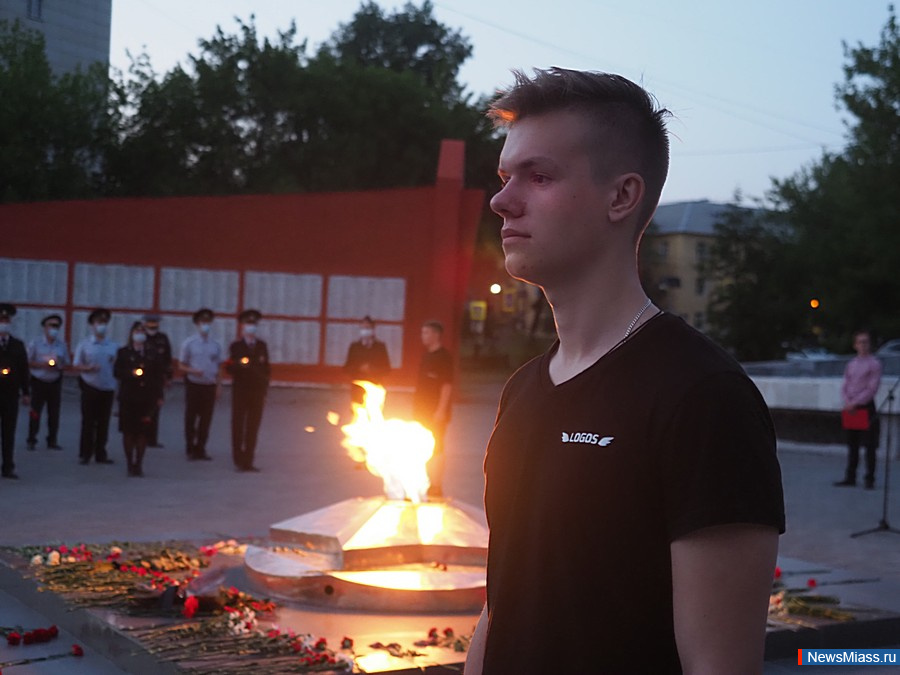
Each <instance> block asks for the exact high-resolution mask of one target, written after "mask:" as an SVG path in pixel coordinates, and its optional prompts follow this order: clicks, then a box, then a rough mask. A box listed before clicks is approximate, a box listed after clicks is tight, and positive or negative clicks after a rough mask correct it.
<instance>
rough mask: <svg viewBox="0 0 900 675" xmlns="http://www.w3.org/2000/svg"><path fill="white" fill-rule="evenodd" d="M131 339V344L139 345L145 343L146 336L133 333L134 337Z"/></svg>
mask: <svg viewBox="0 0 900 675" xmlns="http://www.w3.org/2000/svg"><path fill="white" fill-rule="evenodd" d="M131 339H132V341H133V342H135V343H136V344H139V345H140V344H143V343H145V342H146V341H147V334H146V333H135V334H134V335H132V336H131Z"/></svg>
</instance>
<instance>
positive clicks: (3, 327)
mask: <svg viewBox="0 0 900 675" xmlns="http://www.w3.org/2000/svg"><path fill="white" fill-rule="evenodd" d="M7 333H9V322H8V321H3V322H0V335H6V334H7Z"/></svg>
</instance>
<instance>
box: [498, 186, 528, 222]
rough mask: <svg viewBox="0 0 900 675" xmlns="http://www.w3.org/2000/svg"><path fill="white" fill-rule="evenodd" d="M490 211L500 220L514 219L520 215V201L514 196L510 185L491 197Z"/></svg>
mask: <svg viewBox="0 0 900 675" xmlns="http://www.w3.org/2000/svg"><path fill="white" fill-rule="evenodd" d="M491 211H493V212H494V213H496V214H497V215H498V216H500V217H502V218H515V217H516V216H518V215H520V214H521V212H522V205H521V199H519V198H518V197H517V196H516V194H515V190H514V189H513V187H512V184H511V183H507V184H506V185H504V186H503V187H502V188H501V189H500V191H499V192H498V193H497V194H495V195H494V196H493V197H491Z"/></svg>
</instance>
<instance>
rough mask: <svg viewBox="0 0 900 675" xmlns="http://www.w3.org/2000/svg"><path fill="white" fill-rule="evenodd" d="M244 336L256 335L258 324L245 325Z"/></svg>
mask: <svg viewBox="0 0 900 675" xmlns="http://www.w3.org/2000/svg"><path fill="white" fill-rule="evenodd" d="M244 335H256V324H255V323H245V324H244Z"/></svg>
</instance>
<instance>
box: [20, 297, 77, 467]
mask: <svg viewBox="0 0 900 675" xmlns="http://www.w3.org/2000/svg"><path fill="white" fill-rule="evenodd" d="M62 323H63V320H62V317H61V316H60V315H59V314H50V315H49V316H45V317H44V318H43V320H41V327H42V328H43V329H44V332H43V335H41V336H40V337H36V338H34V339H33V340H32V341H31V342H29V343H28V367H29V369H30V370H31V413H30V415H29V419H28V441H27V444H28V449H29V450H34V449H35V448H36V447H37V435H38V431H39V430H40V427H41V414H42V413H43V411H44V404H46V405H47V448H48V449H50V450H62V448H61V447H60V446H59V444H58V443H57V437H58V434H59V408H60V402H61V400H62V383H63V371H64V370H65V369H66V368H67V367H68V366H70V365H72V360H71V359H70V358H69V348H68V346H67V345H66V342H65V340H63V339H61V338H60V336H59V331H60V328H61V327H62Z"/></svg>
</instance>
